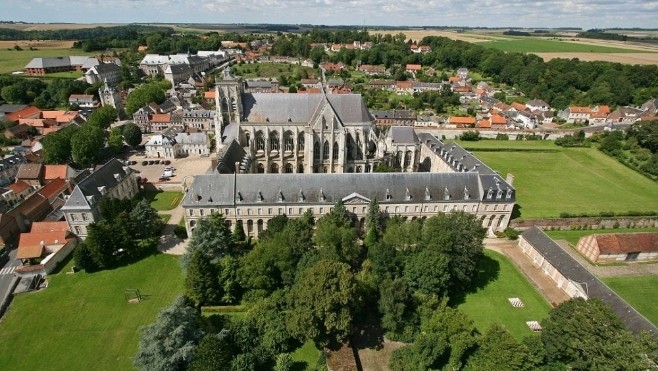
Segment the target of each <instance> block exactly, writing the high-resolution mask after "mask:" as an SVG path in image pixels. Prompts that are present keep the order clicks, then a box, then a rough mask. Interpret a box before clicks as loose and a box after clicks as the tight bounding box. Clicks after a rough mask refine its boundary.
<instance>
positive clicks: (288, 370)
mask: <svg viewBox="0 0 658 371" xmlns="http://www.w3.org/2000/svg"><path fill="white" fill-rule="evenodd" d="M294 366H295V361H294V360H293V358H292V356H291V355H290V353H281V354H279V355H278V356H277V357H276V363H275V364H274V371H292V370H293V369H294Z"/></svg>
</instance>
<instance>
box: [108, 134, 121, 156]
mask: <svg viewBox="0 0 658 371" xmlns="http://www.w3.org/2000/svg"><path fill="white" fill-rule="evenodd" d="M107 145H108V147H110V149H111V150H112V152H114V153H115V154H116V153H119V152H121V149H122V148H123V135H122V134H121V128H119V127H114V128H112V130H110V136H109V137H108V139H107Z"/></svg>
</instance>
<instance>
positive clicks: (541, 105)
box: [525, 99, 551, 112]
mask: <svg viewBox="0 0 658 371" xmlns="http://www.w3.org/2000/svg"><path fill="white" fill-rule="evenodd" d="M525 106H526V107H528V108H529V109H530V110H531V111H533V112H534V111H537V110H539V111H543V112H546V111H549V110H550V109H551V106H549V105H548V103H546V102H544V101H543V100H541V99H532V100H529V101H527V102H525Z"/></svg>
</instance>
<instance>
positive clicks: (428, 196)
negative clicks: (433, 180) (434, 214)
mask: <svg viewBox="0 0 658 371" xmlns="http://www.w3.org/2000/svg"><path fill="white" fill-rule="evenodd" d="M431 199H432V195H431V194H430V190H429V188H427V187H425V201H429V200H431Z"/></svg>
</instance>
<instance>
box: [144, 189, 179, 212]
mask: <svg viewBox="0 0 658 371" xmlns="http://www.w3.org/2000/svg"><path fill="white" fill-rule="evenodd" d="M139 197H142V198H145V199H147V200H148V201H149V202H150V203H151V207H153V208H154V209H156V210H158V211H163V210H171V209H175V208H176V206H178V204H179V203H180V202H181V200H182V199H183V193H182V192H173V191H162V192H160V191H157V192H156V191H147V192H142V193H141V194H140V196H139Z"/></svg>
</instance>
